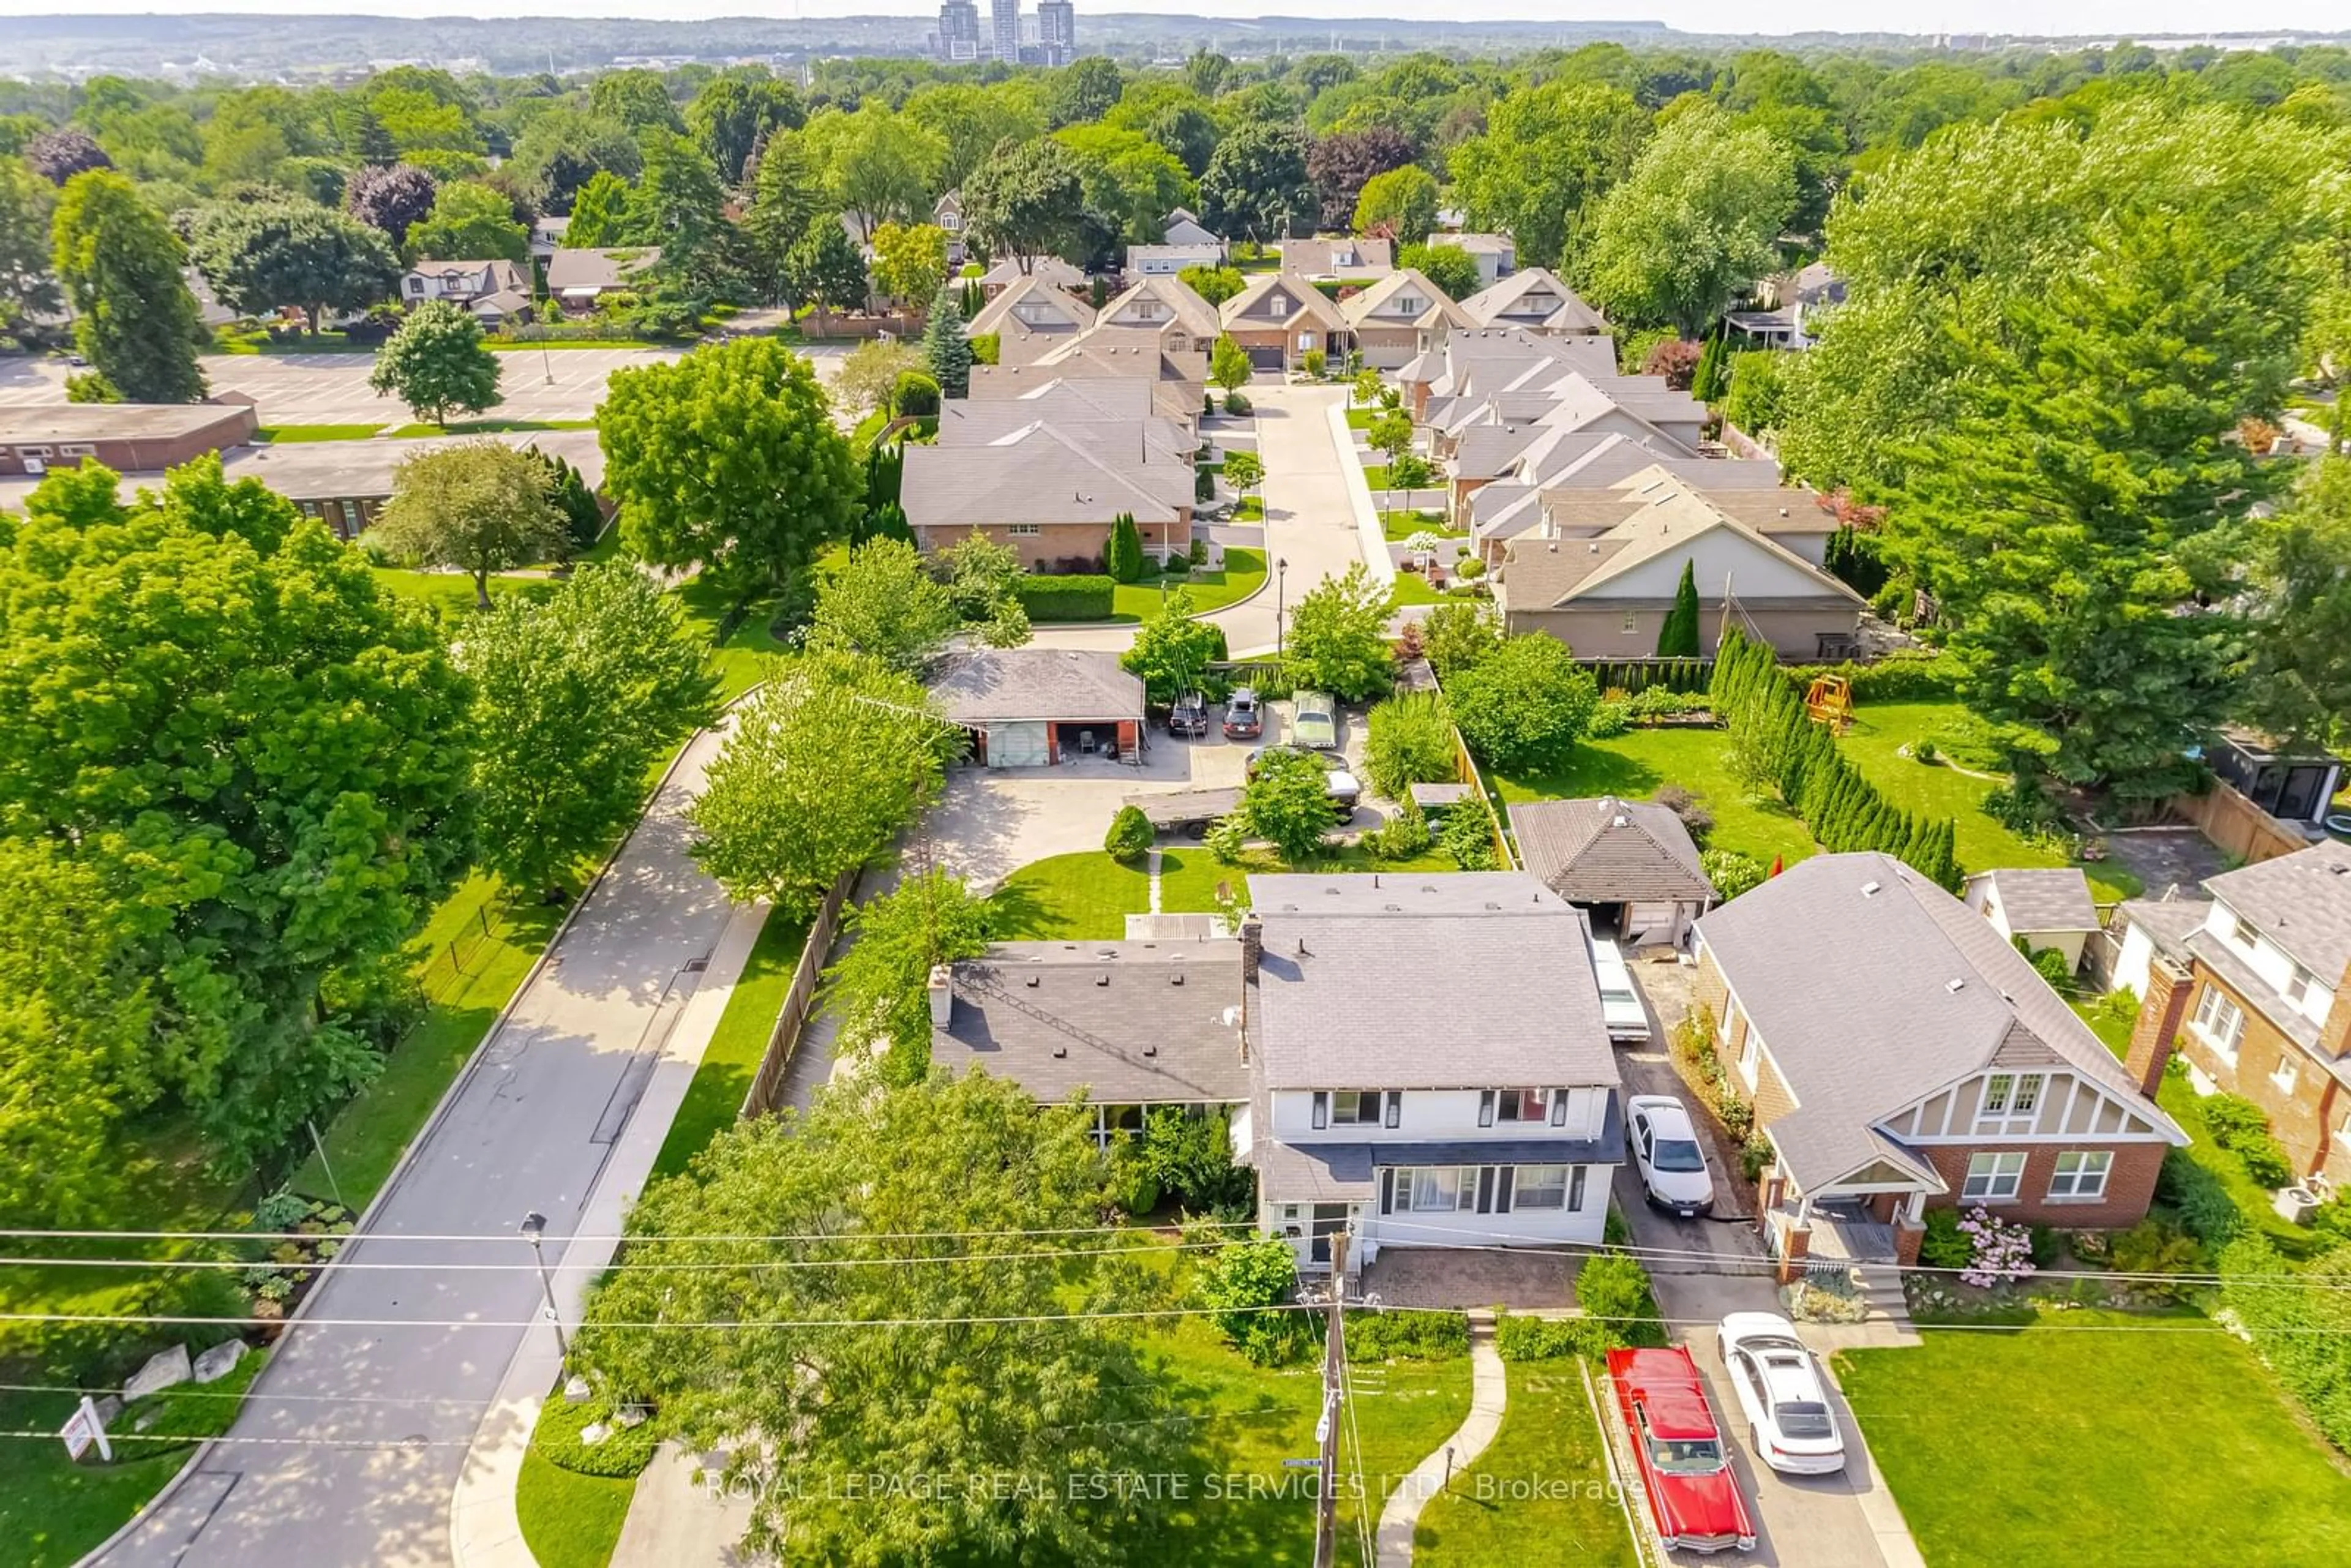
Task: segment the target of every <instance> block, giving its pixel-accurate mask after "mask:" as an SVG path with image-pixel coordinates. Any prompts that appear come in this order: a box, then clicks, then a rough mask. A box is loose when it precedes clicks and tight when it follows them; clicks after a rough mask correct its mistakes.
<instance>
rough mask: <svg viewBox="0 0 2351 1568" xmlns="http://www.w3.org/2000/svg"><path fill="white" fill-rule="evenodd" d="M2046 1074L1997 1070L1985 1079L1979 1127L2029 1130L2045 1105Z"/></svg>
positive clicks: (1993, 1130) (2018, 1130)
mask: <svg viewBox="0 0 2351 1568" xmlns="http://www.w3.org/2000/svg"><path fill="white" fill-rule="evenodd" d="M2044 1077H2045V1074H2043V1073H2039V1072H1995V1073H1993V1074H1992V1075H1991V1077H1990V1078H1987V1079H1985V1080H1984V1094H1983V1103H1982V1104H1981V1105H1979V1106H1978V1107H1976V1131H1978V1132H1980V1133H1981V1132H2008V1133H2022V1132H2029V1131H2031V1130H2032V1118H2033V1113H2035V1112H2036V1111H2038V1110H2039V1109H2040V1108H2041V1086H2042V1083H2043V1079H2044Z"/></svg>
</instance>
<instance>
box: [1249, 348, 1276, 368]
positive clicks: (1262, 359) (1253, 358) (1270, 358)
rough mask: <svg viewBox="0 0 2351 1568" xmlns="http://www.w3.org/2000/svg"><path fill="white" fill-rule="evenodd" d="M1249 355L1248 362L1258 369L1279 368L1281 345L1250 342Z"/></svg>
mask: <svg viewBox="0 0 2351 1568" xmlns="http://www.w3.org/2000/svg"><path fill="white" fill-rule="evenodd" d="M1249 364H1250V365H1251V366H1252V367H1254V368H1255V369H1258V370H1260V371H1278V370H1280V369H1281V345H1280V344H1279V343H1262V344H1251V345H1250V347H1249Z"/></svg>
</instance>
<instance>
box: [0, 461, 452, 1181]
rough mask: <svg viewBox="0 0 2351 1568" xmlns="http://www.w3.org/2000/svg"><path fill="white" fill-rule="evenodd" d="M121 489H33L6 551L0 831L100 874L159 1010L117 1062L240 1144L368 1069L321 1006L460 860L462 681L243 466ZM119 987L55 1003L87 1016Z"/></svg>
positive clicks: (412, 619)
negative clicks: (49, 846)
mask: <svg viewBox="0 0 2351 1568" xmlns="http://www.w3.org/2000/svg"><path fill="white" fill-rule="evenodd" d="M115 488H116V476H114V475H113V474H111V473H110V472H108V471H107V470H106V469H104V468H100V467H97V466H95V465H86V466H84V467H82V468H80V469H78V470H72V471H68V472H66V473H61V474H58V475H55V476H51V477H50V478H49V479H48V480H47V481H45V482H44V483H43V484H42V486H41V487H40V488H39V489H37V490H36V491H35V492H34V493H33V495H32V497H30V498H29V500H28V502H27V504H26V515H25V517H24V518H23V519H22V520H21V521H19V522H18V523H17V524H16V527H15V529H14V532H13V536H12V537H10V538H8V539H7V540H6V542H5V545H0V605H5V606H6V607H7V608H6V611H5V616H0V833H5V835H6V836H8V837H12V838H21V839H37V840H42V841H47V842H50V843H53V844H56V845H58V846H60V847H61V851H62V852H69V853H70V856H71V858H72V859H73V860H74V861H76V862H79V863H80V864H82V865H84V866H87V867H88V868H89V870H90V871H91V872H92V873H94V874H95V875H96V876H97V878H98V879H99V882H100V883H102V884H103V885H104V887H105V889H106V896H107V898H108V899H109V900H110V910H111V911H112V912H113V913H110V914H106V915H103V916H102V917H101V918H99V921H98V923H99V924H104V923H105V922H107V921H111V920H113V919H117V918H119V919H120V923H121V932H122V935H121V942H122V946H121V949H120V962H121V964H122V965H123V966H124V970H125V973H126V974H127V975H129V976H130V977H133V978H135V979H139V980H143V981H144V982H145V985H146V987H147V994H148V996H149V998H151V999H152V1003H153V1012H152V1018H151V1019H150V1024H149V1028H148V1030H147V1033H146V1036H145V1038H144V1040H143V1041H142V1042H141V1046H140V1049H139V1052H138V1061H137V1064H136V1066H135V1067H134V1068H131V1069H129V1070H128V1071H131V1072H132V1073H134V1074H135V1075H136V1077H137V1082H139V1083H140V1084H141V1085H152V1089H153V1090H154V1091H155V1092H160V1093H162V1094H163V1095H166V1096H168V1097H169V1098H170V1099H171V1100H172V1103H175V1104H176V1105H178V1106H180V1107H182V1108H183V1109H185V1110H187V1111H189V1112H191V1113H193V1115H194V1117H195V1119H196V1122H197V1124H198V1125H199V1126H200V1127H201V1128H202V1129H203V1130H204V1132H205V1133H207V1134H211V1135H212V1136H213V1137H214V1138H215V1139H217V1140H218V1141H219V1143H220V1145H222V1146H223V1147H225V1148H226V1149H228V1150H230V1151H231V1152H233V1153H235V1154H237V1155H245V1156H251V1155H256V1154H257V1153H258V1152H259V1151H261V1150H264V1149H267V1148H272V1147H275V1146H277V1141H278V1140H279V1139H281V1138H282V1137H283V1136H284V1135H285V1134H286V1133H287V1131H288V1130H290V1129H291V1128H292V1127H294V1126H295V1125H297V1124H298V1123H299V1121H300V1119H301V1118H302V1117H303V1116H305V1115H308V1114H309V1113H311V1112H313V1111H315V1110H317V1109H318V1108H319V1107H320V1106H321V1105H324V1104H329V1103H333V1102H334V1101H336V1100H337V1099H339V1098H340V1097H341V1096H343V1095H344V1094H346V1093H348V1092H350V1090H351V1089H352V1088H354V1087H355V1086H356V1085H358V1084H359V1083H360V1082H364V1081H365V1080H366V1078H367V1077H368V1076H369V1074H370V1073H371V1071H373V1069H374V1066H375V1064H376V1061H377V1060H378V1058H377V1056H376V1054H375V1051H374V1050H373V1048H372V1047H371V1044H370V1043H369V1041H368V1040H367V1039H366V1037H365V1036H363V1035H362V1034H361V1033H360V1031H359V1030H357V1029H356V1028H354V1027H353V1026H352V1024H351V1022H350V1019H348V1018H346V1017H345V1016H344V1011H343V1004H342V1002H341V1001H340V999H339V998H341V997H343V996H345V995H348V994H349V993H350V991H351V989H352V988H353V986H354V984H359V985H361V986H363V985H364V983H365V982H364V979H363V978H360V977H366V976H370V975H372V974H373V973H374V972H375V971H376V969H377V968H378V967H379V966H381V965H382V964H385V963H387V962H391V961H392V960H393V959H394V957H395V956H396V954H397V953H398V950H399V948H400V947H401V946H402V943H403V942H405V941H406V940H407V938H408V937H409V936H410V935H411V933H412V932H413V931H414V929H415V928H416V925H417V924H418V923H419V921H420V920H421V919H422V918H423V912H424V911H425V910H426V909H427V908H428V907H429V906H430V904H431V903H432V902H433V901H434V900H435V899H437V898H438V897H439V896H440V895H441V894H443V893H444V892H445V891H446V890H447V888H448V886H449V885H450V883H451V881H452V879H453V877H454V876H455V873H457V872H458V871H459V870H461V869H462V868H463V866H464V865H465V862H466V859H467V858H468V855H469V853H470V851H471V833H470V831H469V830H470V823H469V820H468V814H467V800H466V795H465V772H466V767H467V763H468V753H467V747H466V744H465V736H464V734H463V729H462V727H460V726H456V725H453V724H452V723H451V718H452V716H453V715H456V714H460V713H463V712H464V711H465V706H466V702H467V694H466V688H465V682H464V680H463V678H462V677H460V676H459V675H458V674H457V673H456V672H455V670H454V669H453V668H452V667H451V665H450V664H449V661H448V658H447V656H446V654H445V653H444V652H443V649H442V646H441V642H440V638H439V636H438V635H437V633H436V632H434V629H433V628H432V626H431V625H430V623H429V622H427V621H425V620H424V619H423V617H422V616H420V615H418V614H417V613H416V612H414V611H413V609H412V608H411V607H408V606H405V605H402V604H400V603H399V602H398V601H394V600H392V599H391V598H390V597H389V596H387V595H385V594H384V593H383V592H382V591H381V590H380V589H379V588H378V587H377V586H376V583H375V580H374V579H373V578H372V577H371V575H370V573H369V570H368V568H367V564H366V562H365V561H364V560H363V559H361V558H360V556H359V555H358V554H357V553H356V552H354V551H352V550H350V549H349V548H347V547H346V546H344V545H343V544H341V543H340V541H338V540H337V539H335V538H333V537H332V536H331V535H330V534H329V533H328V532H327V530H326V528H325V527H324V525H322V524H320V523H319V522H317V521H315V520H312V519H308V518H305V517H302V516H301V515H300V514H299V513H298V512H297V511H296V510H295V507H294V505H293V503H292V502H290V501H287V500H286V499H284V498H283V497H279V496H277V495H275V494H273V493H272V492H270V491H269V490H267V489H266V488H265V487H263V486H262V485H261V484H260V483H259V482H258V481H256V480H251V479H247V480H244V481H241V482H239V483H236V484H234V485H232V484H228V483H226V482H225V481H224V480H223V478H222V476H221V471H220V464H219V460H218V459H217V458H213V457H205V458H203V459H201V460H199V461H198V462H195V463H193V464H190V465H187V466H186V467H184V468H181V469H177V470H174V471H173V472H172V474H171V475H170V476H167V478H166V479H165V481H164V483H163V486H162V490H161V493H160V494H156V493H142V495H141V497H140V498H139V500H137V501H136V502H133V503H131V504H129V505H125V504H123V503H122V502H120V500H118V498H117V497H116V494H115ZM101 720H102V722H101ZM66 846H69V850H66V849H65V848H64V847H66ZM28 874H31V873H28ZM8 885H9V886H10V888H11V890H12V892H14V891H15V890H16V888H17V887H18V886H19V884H18V883H17V882H16V877H15V876H14V875H13V874H12V875H11V876H10V877H9V879H8ZM90 935H91V946H90V947H89V950H88V951H87V952H86V953H84V954H81V955H79V956H72V955H64V954H60V955H58V956H57V958H56V959H55V963H56V964H58V965H65V964H71V963H78V962H84V961H88V960H95V959H97V958H99V956H101V955H103V954H104V953H106V952H107V950H108V949H107V946H106V940H102V939H101V934H100V933H99V932H98V931H97V930H96V929H95V926H93V928H92V931H91V934H90ZM107 940H110V938H108V939H107ZM119 1001H120V993H119V992H117V991H115V990H114V989H112V988H109V987H99V988H96V989H94V990H92V991H91V992H90V993H89V995H87V996H78V997H76V998H74V1003H73V1005H74V1006H75V1007H76V1008H77V1009H89V1017H88V1019H85V1020H84V1024H87V1025H89V1026H90V1027H103V1020H104V1019H105V1017H107V1016H109V1014H110V1009H114V1008H115V1007H116V1006H117V1004H118V1003H119ZM10 1010H13V1009H10ZM73 1027H75V1028H77V1029H78V1028H81V1027H84V1025H83V1024H77V1025H75V1026H73Z"/></svg>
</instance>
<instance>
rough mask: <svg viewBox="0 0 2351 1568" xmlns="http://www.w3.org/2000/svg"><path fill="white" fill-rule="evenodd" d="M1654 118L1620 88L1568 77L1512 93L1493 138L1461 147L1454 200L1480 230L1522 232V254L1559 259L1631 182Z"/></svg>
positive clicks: (1495, 116) (1501, 105) (1501, 103)
mask: <svg viewBox="0 0 2351 1568" xmlns="http://www.w3.org/2000/svg"><path fill="white" fill-rule="evenodd" d="M1648 134H1649V116H1648V113H1647V111H1646V110H1643V109H1642V107H1641V106H1640V105H1639V104H1638V103H1636V102H1635V101H1634V99H1633V96H1632V95H1631V94H1630V93H1629V92H1626V91H1624V90H1622V89H1619V88H1614V87H1604V86H1602V85H1599V84H1597V83H1594V82H1589V81H1583V82H1578V81H1572V80H1561V81H1554V82H1549V83H1546V84H1544V85H1543V86H1541V87H1535V88H1527V89H1522V90H1520V91H1518V92H1513V93H1509V94H1506V95H1505V96H1504V97H1503V98H1501V99H1499V100H1498V101H1497V102H1496V103H1495V105H1494V107H1493V109H1492V110H1491V111H1490V113H1489V117H1488V120H1487V126H1486V131H1485V134H1483V135H1481V136H1472V137H1470V138H1469V139H1468V141H1463V142H1462V143H1461V144H1460V145H1459V146H1458V147H1456V148H1454V149H1453V151H1452V152H1451V154H1450V155H1449V159H1448V162H1449V164H1450V167H1451V170H1452V173H1453V183H1454V193H1455V198H1456V200H1458V202H1459V203H1460V204H1461V206H1462V209H1463V212H1464V213H1465V214H1466V215H1467V216H1468V221H1469V223H1470V225H1471V226H1473V227H1476V228H1480V229H1499V230H1502V231H1505V232H1507V233H1509V234H1510V235H1513V236H1514V237H1515V238H1516V240H1517V243H1518V247H1519V255H1520V256H1523V257H1525V258H1527V259H1528V260H1529V261H1538V262H1541V263H1543V264H1544V265H1546V266H1548V265H1552V264H1554V263H1556V262H1558V261H1559V260H1560V259H1561V258H1562V255H1563V254H1564V253H1565V252H1566V250H1567V248H1568V240H1569V237H1570V235H1571V234H1572V233H1573V231H1574V229H1575V228H1576V226H1577V220H1578V218H1579V217H1580V215H1581V214H1583V213H1584V211H1585V210H1586V209H1587V208H1589V207H1590V206H1591V205H1592V204H1593V203H1595V202H1597V201H1598V200H1599V199H1600V198H1601V197H1602V196H1604V195H1605V194H1607V193H1608V191H1609V190H1610V188H1611V187H1613V186H1614V184H1615V183H1617V182H1618V181H1620V180H1622V179H1624V178H1625V175H1627V174H1628V173H1630V172H1632V169H1633V164H1634V161H1635V159H1636V158H1637V157H1638V156H1639V155H1640V152H1641V147H1642V144H1643V142H1645V141H1646V140H1647V139H1648Z"/></svg>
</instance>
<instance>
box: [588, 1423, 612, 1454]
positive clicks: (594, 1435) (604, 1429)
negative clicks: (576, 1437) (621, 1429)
mask: <svg viewBox="0 0 2351 1568" xmlns="http://www.w3.org/2000/svg"><path fill="white" fill-rule="evenodd" d="M611 1435H612V1428H611V1427H610V1426H609V1425H607V1424H606V1423H604V1422H602V1421H590V1422H589V1423H588V1425H586V1426H585V1427H580V1447H581V1448H594V1447H595V1446H596V1445H597V1444H599V1443H601V1442H602V1441H603V1440H604V1439H605V1438H607V1437H611Z"/></svg>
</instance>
